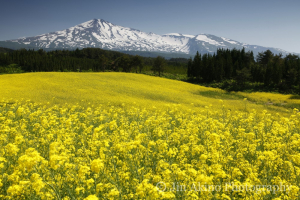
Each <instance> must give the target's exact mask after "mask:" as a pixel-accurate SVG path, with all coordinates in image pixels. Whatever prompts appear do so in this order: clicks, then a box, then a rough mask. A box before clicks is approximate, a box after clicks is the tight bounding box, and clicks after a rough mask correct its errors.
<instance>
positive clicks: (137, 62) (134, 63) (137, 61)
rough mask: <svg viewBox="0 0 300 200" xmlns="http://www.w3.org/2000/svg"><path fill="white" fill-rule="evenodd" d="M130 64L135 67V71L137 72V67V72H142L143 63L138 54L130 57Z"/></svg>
mask: <svg viewBox="0 0 300 200" xmlns="http://www.w3.org/2000/svg"><path fill="white" fill-rule="evenodd" d="M131 66H132V67H133V68H134V69H135V72H136V73H138V69H139V72H140V73H142V69H143V67H144V63H143V59H142V57H141V56H138V55H135V56H134V57H133V58H132V59H131Z"/></svg>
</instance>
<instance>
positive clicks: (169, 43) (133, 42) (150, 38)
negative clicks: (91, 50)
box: [0, 19, 293, 55]
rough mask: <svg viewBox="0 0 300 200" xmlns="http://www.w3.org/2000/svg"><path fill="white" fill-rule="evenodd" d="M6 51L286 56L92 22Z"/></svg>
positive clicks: (18, 42)
mask: <svg viewBox="0 0 300 200" xmlns="http://www.w3.org/2000/svg"><path fill="white" fill-rule="evenodd" d="M0 46H3V47H7V48H11V47H13V48H16V47H21V48H44V49H65V48H66V49H75V48H87V47H95V48H102V49H108V50H114V51H144V52H145V51H146V52H147V51H149V52H166V53H179V54H188V55H194V54H195V53H196V52H197V51H198V52H199V53H202V54H203V53H214V52H216V51H217V49H219V48H224V49H233V48H236V49H242V48H245V50H246V51H253V53H254V54H255V55H257V54H258V53H259V52H263V51H266V50H268V49H269V50H271V51H272V52H273V53H274V54H279V53H281V54H283V55H286V54H289V53H293V52H288V51H285V50H282V49H279V48H272V47H263V46H259V45H250V44H246V43H241V42H238V41H235V40H232V39H228V38H225V37H218V36H215V35H212V34H197V35H188V34H181V33H169V34H164V35H158V34H155V33H152V32H150V33H146V32H143V31H140V30H138V29H134V28H129V27H123V26H119V25H115V24H113V23H110V22H108V21H106V20H103V19H93V20H89V21H87V22H84V23H81V24H78V25H76V26H73V27H70V28H68V29H64V30H61V31H55V32H49V33H46V34H41V35H37V36H32V37H23V38H19V39H15V40H6V41H0Z"/></svg>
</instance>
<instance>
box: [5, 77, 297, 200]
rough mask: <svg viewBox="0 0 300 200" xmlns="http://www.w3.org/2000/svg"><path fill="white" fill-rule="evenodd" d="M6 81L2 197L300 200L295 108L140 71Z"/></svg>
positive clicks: (17, 78)
mask: <svg viewBox="0 0 300 200" xmlns="http://www.w3.org/2000/svg"><path fill="white" fill-rule="evenodd" d="M37 83H38V84H37ZM0 84H1V88H0V95H1V97H3V100H2V101H1V102H0V199H61V200H65V199H82V200H83V199H88V200H91V199H253V200H254V199H298V198H299V197H298V196H299V195H300V191H299V187H300V122H299V119H300V113H299V111H298V110H297V109H294V110H286V109H284V108H281V107H266V106H265V105H264V104H254V103H251V102H248V101H247V100H246V99H244V100H243V99H234V98H232V99H229V98H227V99H224V100H219V99H216V98H212V97H208V95H206V96H202V95H201V94H204V93H201V91H202V92H203V91H214V92H216V91H218V92H220V94H221V93H222V91H220V90H216V89H211V88H205V87H201V86H196V85H191V84H188V83H183V82H179V81H173V80H167V79H162V78H156V77H148V76H144V75H135V74H123V73H120V74H118V73H85V74H83V73H32V74H20V75H5V76H1V79H0ZM199 92H200V93H199ZM53 97H54V98H53ZM10 98H11V99H10ZM21 98H24V100H20V99H21ZM27 99H30V100H27ZM47 102H49V103H47ZM269 108H270V109H269Z"/></svg>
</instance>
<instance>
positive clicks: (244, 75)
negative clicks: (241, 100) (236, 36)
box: [187, 48, 300, 94]
mask: <svg viewBox="0 0 300 200" xmlns="http://www.w3.org/2000/svg"><path fill="white" fill-rule="evenodd" d="M187 75H188V77H189V81H190V82H194V83H200V84H206V85H208V86H213V87H219V88H222V89H225V90H229V91H232V90H234V91H241V90H252V91H262V90H263V91H276V92H281V93H298V94H299V93H300V58H299V56H297V55H292V54H289V55H287V56H285V57H283V56H282V55H281V54H280V55H274V54H273V53H272V52H271V51H270V50H267V51H265V52H261V53H259V54H258V55H257V56H256V58H255V57H254V55H253V52H252V51H249V52H245V49H244V48H243V49H242V50H237V49H233V50H228V49H227V50H224V49H219V50H218V51H217V52H216V53H214V54H213V55H211V54H204V55H200V54H199V53H198V52H197V54H196V55H195V57H194V59H192V58H191V59H189V61H188V72H187Z"/></svg>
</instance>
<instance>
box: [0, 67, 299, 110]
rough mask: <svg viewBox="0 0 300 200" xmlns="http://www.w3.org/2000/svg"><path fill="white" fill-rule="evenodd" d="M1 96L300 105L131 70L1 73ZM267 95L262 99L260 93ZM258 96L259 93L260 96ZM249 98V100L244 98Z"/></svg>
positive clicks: (70, 100)
mask: <svg viewBox="0 0 300 200" xmlns="http://www.w3.org/2000/svg"><path fill="white" fill-rule="evenodd" d="M0 85H1V87H0V96H1V97H2V98H4V99H12V101H15V100H17V99H18V100H20V99H22V98H23V99H25V100H27V99H29V100H31V101H33V102H37V103H47V102H49V103H50V104H65V103H80V102H83V103H88V102H90V103H93V104H95V103H96V104H97V103H108V102H110V103H113V104H118V105H121V104H122V103H125V104H133V103H134V102H135V104H137V105H141V106H163V105H165V104H173V103H174V104H181V105H183V106H185V107H189V108H196V107H200V108H203V107H205V106H209V105H212V106H214V107H218V108H220V106H222V104H221V103H220V101H219V100H220V99H223V101H224V102H223V103H224V105H225V106H226V108H228V109H234V110H244V109H245V106H246V108H247V109H248V110H250V109H269V110H272V111H276V112H286V109H285V108H283V107H280V106H278V105H277V104H276V105H277V106H274V105H272V104H270V103H268V102H269V101H270V98H271V99H272V100H271V101H273V102H274V101H276V100H277V99H280V98H283V97H284V102H282V103H284V105H287V104H289V103H290V102H291V103H293V104H294V105H296V106H297V105H299V102H300V101H299V100H295V99H293V100H292V99H289V98H288V97H286V95H277V96H276V95H275V96H274V95H272V96H270V97H269V98H268V95H269V94H267V93H266V94H263V95H260V96H259V95H257V94H255V95H252V96H251V95H249V94H247V93H241V92H239V93H226V92H224V91H222V90H219V89H213V88H207V87H202V86H198V85H193V84H189V83H185V82H181V81H176V80H170V79H165V78H159V77H152V76H146V75H142V74H129V73H57V72H49V73H26V74H11V75H1V76H0ZM262 96H263V97H264V99H261V97H262ZM258 97H260V98H259V99H258ZM244 98H249V99H250V100H252V101H256V102H254V103H252V102H250V101H242V100H243V99H244Z"/></svg>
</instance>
